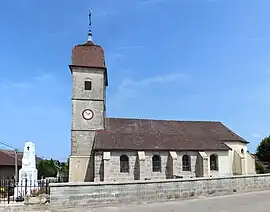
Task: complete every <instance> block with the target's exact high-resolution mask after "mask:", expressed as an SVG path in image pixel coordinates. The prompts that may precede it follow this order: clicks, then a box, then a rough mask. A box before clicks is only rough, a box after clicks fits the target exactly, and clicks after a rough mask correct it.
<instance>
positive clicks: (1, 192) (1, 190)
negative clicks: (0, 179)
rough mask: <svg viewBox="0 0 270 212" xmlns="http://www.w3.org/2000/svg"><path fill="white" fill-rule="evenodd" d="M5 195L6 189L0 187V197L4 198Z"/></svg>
mask: <svg viewBox="0 0 270 212" xmlns="http://www.w3.org/2000/svg"><path fill="white" fill-rule="evenodd" d="M6 196H7V192H6V189H5V188H2V187H0V198H5V197H6Z"/></svg>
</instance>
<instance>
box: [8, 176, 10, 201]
mask: <svg viewBox="0 0 270 212" xmlns="http://www.w3.org/2000/svg"><path fill="white" fill-rule="evenodd" d="M9 194H10V179H9V178H8V183H7V199H8V204H9V202H10V196H9Z"/></svg>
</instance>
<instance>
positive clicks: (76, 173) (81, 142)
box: [69, 67, 106, 182]
mask: <svg viewBox="0 0 270 212" xmlns="http://www.w3.org/2000/svg"><path fill="white" fill-rule="evenodd" d="M71 71H72V127H71V156H70V172H69V181H70V182H78V181H79V182H84V181H94V172H95V170H94V165H93V164H94V160H93V158H94V157H93V153H92V149H93V144H94V136H95V131H96V130H100V129H104V125H105V123H104V117H105V96H106V86H105V69H97V68H90V67H88V68H87V67H84V68H83V67H73V68H71ZM85 82H90V83H91V89H89V90H87V89H85ZM85 109H91V110H92V112H93V118H92V119H91V122H89V121H88V120H85V119H84V118H83V116H82V113H83V111H84V110H85Z"/></svg>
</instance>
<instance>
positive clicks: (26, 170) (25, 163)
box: [15, 142, 38, 196]
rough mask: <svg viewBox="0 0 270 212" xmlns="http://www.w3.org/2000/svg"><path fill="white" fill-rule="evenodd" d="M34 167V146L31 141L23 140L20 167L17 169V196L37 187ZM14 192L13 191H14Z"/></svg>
mask: <svg viewBox="0 0 270 212" xmlns="http://www.w3.org/2000/svg"><path fill="white" fill-rule="evenodd" d="M37 173H38V172H37V168H36V146H35V144H34V143H32V142H25V144H24V151H23V158H22V168H21V169H20V170H19V182H18V187H17V191H16V192H18V196H25V194H29V193H30V191H31V189H34V188H36V189H37V187H38V183H37V176H38V175H37ZM16 192H15V193H16Z"/></svg>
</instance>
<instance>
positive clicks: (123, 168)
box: [120, 155, 129, 173]
mask: <svg viewBox="0 0 270 212" xmlns="http://www.w3.org/2000/svg"><path fill="white" fill-rule="evenodd" d="M120 172H121V173H129V159H128V156H126V155H121V156H120Z"/></svg>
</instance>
